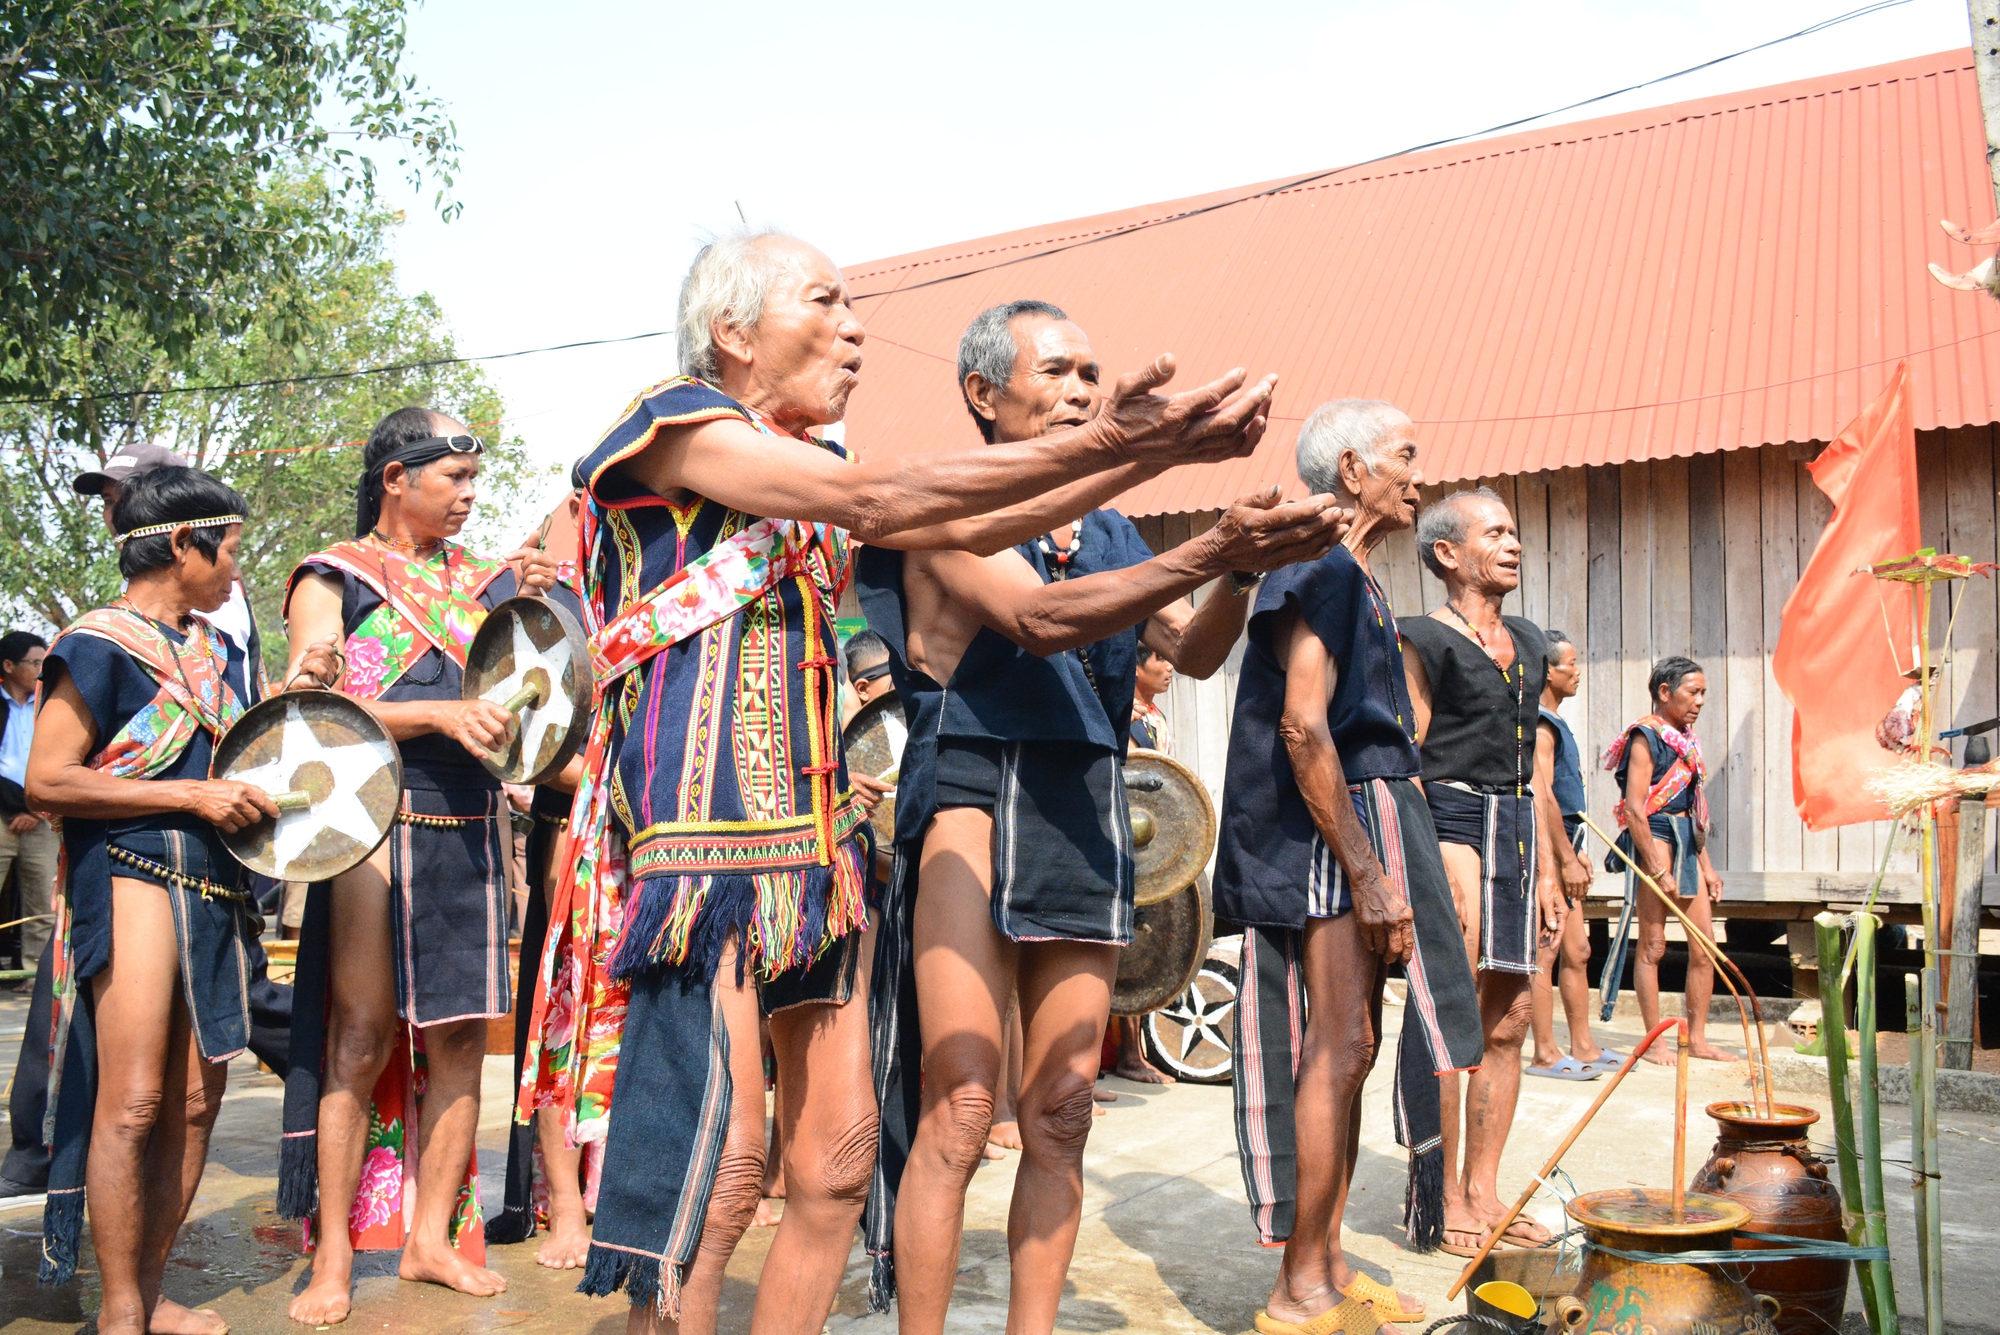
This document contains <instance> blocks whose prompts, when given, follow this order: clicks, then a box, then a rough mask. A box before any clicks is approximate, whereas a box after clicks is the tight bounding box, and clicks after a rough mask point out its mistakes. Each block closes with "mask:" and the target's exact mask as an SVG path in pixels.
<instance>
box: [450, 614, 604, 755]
mask: <svg viewBox="0 0 2000 1335" xmlns="http://www.w3.org/2000/svg"><path fill="white" fill-rule="evenodd" d="M463 694H464V698H465V699H467V700H491V701H492V702H493V703H494V704H496V705H499V706H500V707H501V708H502V709H509V710H512V711H513V713H514V716H515V726H514V728H513V729H512V730H511V731H510V732H509V734H508V738H507V746H506V748H505V749H504V750H501V751H497V752H492V753H489V754H486V755H482V756H480V758H479V761H480V763H481V764H483V765H485V766H486V768H487V769H488V770H490V771H491V772H492V773H493V774H494V776H495V777H497V778H498V779H499V780H500V781H501V782H502V783H522V784H537V783H546V782H547V781H548V780H549V779H551V778H553V777H555V776H556V775H557V774H559V773H561V772H562V768H563V766H565V765H567V764H569V762H570V758H571V757H572V756H574V755H575V754H576V753H577V749H578V748H579V747H581V746H582V745H583V737H584V731H585V729H586V728H587V727H588V726H589V723H590V643H589V641H588V640H586V639H585V638H584V634H583V627H582V626H581V625H580V624H578V622H577V619H576V618H575V617H574V616H573V615H571V613H570V612H569V610H568V609H567V608H565V607H564V606H562V604H560V603H557V602H554V601H552V600H550V599H548V598H537V597H534V596H532V595H524V596H522V597H519V598H509V599H508V600H507V601H506V602H504V603H501V604H500V605H499V606H498V607H496V608H494V609H493V610H492V611H491V612H488V613H487V614H486V620H485V621H483V622H481V623H480V626H479V631H478V633H477V634H475V635H474V636H473V637H472V644H471V646H470V647H469V648H467V649H466V651H465V689H464V692H463Z"/></svg>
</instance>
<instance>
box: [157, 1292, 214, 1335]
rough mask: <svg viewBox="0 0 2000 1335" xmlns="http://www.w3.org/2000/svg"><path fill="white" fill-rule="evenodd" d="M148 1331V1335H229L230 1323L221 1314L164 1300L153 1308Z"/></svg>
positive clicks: (167, 1299)
mask: <svg viewBox="0 0 2000 1335" xmlns="http://www.w3.org/2000/svg"><path fill="white" fill-rule="evenodd" d="M146 1330H147V1332H148V1335H229V1323H228V1322H227V1321H224V1320H223V1319H222V1315H221V1313H219V1312H211V1311H209V1310H208V1309H207V1308H206V1307H204V1308H201V1309H200V1310H196V1309H194V1308H191V1307H183V1306H182V1305H181V1304H179V1303H177V1302H175V1301H174V1300H173V1299H172V1298H162V1299H160V1301H159V1302H158V1303H157V1304H156V1305H155V1306H154V1307H153V1319H152V1320H151V1321H150V1322H148V1323H147V1325H146Z"/></svg>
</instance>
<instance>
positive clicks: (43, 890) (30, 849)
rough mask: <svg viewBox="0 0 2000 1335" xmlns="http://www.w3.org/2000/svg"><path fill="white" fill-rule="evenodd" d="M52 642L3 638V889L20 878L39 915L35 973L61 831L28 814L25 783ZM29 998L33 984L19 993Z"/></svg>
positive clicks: (25, 899)
mask: <svg viewBox="0 0 2000 1335" xmlns="http://www.w3.org/2000/svg"><path fill="white" fill-rule="evenodd" d="M48 647H49V646H48V642H47V641H46V640H44V639H43V638H42V637H41V636H39V635H36V634H33V633H32V632H29V631H25V630H16V631H10V632H8V633H7V634H6V635H0V698H3V699H4V703H5V705H6V709H5V712H4V714H0V820H4V821H5V824H4V825H0V884H4V883H5V882H6V879H7V874H8V873H9V872H10V871H11V872H13V873H15V884H16V885H17V887H18V888H19V890H20V904H21V912H20V914H18V915H16V916H21V917H27V916H30V915H33V918H32V920H31V921H29V922H25V923H23V924H22V925H21V964H22V967H23V968H26V969H29V970H31V971H32V970H33V969H34V967H35V965H36V963H37V962H38V961H39V960H40V959H41V958H42V952H43V951H44V950H46V949H47V948H48V944H49V916H48V915H49V914H51V913H53V912H54V908H53V906H52V905H51V904H50V902H49V891H50V888H51V887H53V886H54V885H55V880H56V848H57V844H58V840H57V837H56V832H55V829H54V828H53V827H52V826H50V824H49V823H48V821H47V820H45V819H43V818H42V817H41V816H39V815H37V814H35V813H34V812H33V811H30V810H29V809H28V800H27V796H26V794H25V793H24V792H23V791H22V784H23V783H25V782H26V779H27V774H28V746H29V744H30V742H32V741H33V739H34V736H35V683H36V682H37V681H39V680H41V676H42V655H43V654H44V653H46V652H47V650H48ZM14 990H15V991H16V992H19V993H22V994H24V995H25V994H26V993H28V992H29V991H31V990H32V985H31V984H29V983H25V982H24V983H22V984H21V985H20V986H19V987H16V988H15V989H14Z"/></svg>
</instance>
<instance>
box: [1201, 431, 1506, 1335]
mask: <svg viewBox="0 0 2000 1335" xmlns="http://www.w3.org/2000/svg"><path fill="white" fill-rule="evenodd" d="M1416 458H1417V441H1416V431H1415V428H1414V427H1413V426H1412V425H1411V423H1410V420H1409V418H1407V417H1405V416H1404V415H1403V414H1402V413H1401V412H1399V411H1398V410H1397V409H1396V408H1395V407H1394V406H1392V405H1390V404H1387V403H1381V402H1377V401H1373V400H1365V399H1342V400H1338V401H1336V402H1333V403H1329V404H1325V405H1323V406H1322V407H1320V408H1319V409H1318V410H1316V411H1315V412H1314V413H1313V414H1312V416H1310V417H1308V418H1307V419H1306V422H1305V425H1304V427H1302V428H1301V429H1300V431H1299V443H1298V469H1299V476H1300V477H1301V478H1303V479H1304V480H1305V484H1306V485H1307V486H1308V487H1313V488H1316V489H1318V488H1324V489H1330V490H1335V491H1336V492H1337V493H1338V494H1339V495H1341V496H1342V497H1343V499H1344V500H1345V501H1346V502H1347V503H1349V504H1351V505H1352V506H1353V507H1354V523H1353V527H1351V528H1350V529H1349V530H1348V533H1347V537H1346V538H1345V540H1344V541H1343V543H1342V545H1340V546H1338V547H1335V548H1334V549H1333V550H1332V551H1331V552H1329V553H1328V554H1327V555H1325V556H1323V557H1321V558H1320V559H1319V560H1317V561H1314V562H1311V563H1310V564H1306V565H1297V566H1293V567H1291V568H1290V569H1287V570H1282V571H1279V572H1278V573H1277V574H1275V575H1273V576H1271V577H1270V578H1269V579H1267V580H1265V581H1264V589H1263V592H1261V593H1260V594H1259V595H1258V597H1257V607H1256V610H1255V611H1254V612H1253V613H1252V614H1251V617H1250V643H1249V647H1248V648H1247V649H1246V650H1245V651H1244V654H1243V665H1242V669H1241V673H1240V675H1239V676H1238V678H1237V687H1236V713H1235V718H1234V721H1233V724H1232V726H1231V729H1230V734H1229V760H1228V769H1227V772H1226V778H1225V780H1224V783H1223V790H1222V820H1221V825H1222V837H1221V841H1220V843H1219V845H1218V846H1217V849H1216V856H1215V916H1216V920H1217V922H1218V923H1221V922H1228V923H1229V924H1231V925H1232V926H1236V927H1241V928H1242V929H1243V955H1242V963H1241V966H1240V967H1241V976H1240V980H1239V983H1238V987H1237V1011H1236V1080H1235V1087H1236V1143H1237V1149H1238V1153H1239V1155H1240V1158H1241V1161H1242V1167H1243V1185H1244V1189H1245V1192H1246V1194H1247V1195H1248V1196H1249V1200H1250V1213H1251V1218H1252V1219H1253V1220H1254V1221H1255V1222H1256V1225H1257V1231H1258V1235H1259V1240H1260V1241H1261V1242H1263V1243H1264V1244H1265V1245H1266V1246H1275V1245H1277V1244H1279V1243H1283V1244H1284V1248H1285V1257H1284V1262H1283V1264H1282V1265H1281V1266H1280V1268H1279V1272H1278V1279H1277V1282H1276V1284H1275V1285H1274V1286H1273V1288H1272V1291H1271V1296H1270V1299H1269V1301H1268V1303H1267V1304H1266V1308H1265V1310H1264V1311H1263V1312H1261V1313H1259V1314H1258V1317H1257V1329H1258V1330H1260V1331H1263V1332H1267V1333H1268V1335H1288V1333H1289V1332H1294V1331H1298V1330H1301V1329H1308V1328H1309V1329H1311V1330H1313V1331H1314V1332H1326V1333H1327V1335H1331V1332H1333V1331H1336V1330H1339V1331H1347V1332H1351V1335H1366V1333H1367V1332H1370V1331H1373V1330H1374V1329H1375V1325H1376V1323H1378V1322H1405V1321H1420V1320H1422V1319H1423V1317H1424V1307H1423V1304H1422V1303H1421V1302H1418V1301H1417V1300H1416V1299H1415V1298H1413V1297H1411V1296H1409V1295H1407V1294H1402V1293H1398V1292H1397V1291H1396V1290H1395V1289H1394V1288H1392V1287H1390V1286H1389V1285H1386V1284H1383V1283H1381V1282H1380V1281H1378V1280H1376V1279H1374V1278H1373V1277H1371V1276H1369V1275H1365V1274H1362V1273H1361V1272H1360V1271H1358V1270H1356V1269H1355V1268H1354V1267H1353V1266H1351V1265H1350V1264H1349V1263H1348V1260H1347V1257H1346V1254H1345V1253H1344V1252H1343V1251H1342V1249H1341V1243H1340V1228H1341V1220H1342V1217H1343V1216H1344V1214H1345V1212H1346V1207H1347V1193H1348V1187H1349V1185H1350V1183H1351V1181H1352V1179H1353V1175H1354V1165H1355V1161H1356V1156H1357V1155H1358V1154H1359V1152H1360V1143H1361V1142H1360V1136H1361V1093H1362V1086H1363V1085H1364V1084H1365V1082H1366V1081H1367V1078H1368V1072H1369V1070H1370V1069H1371V1068H1372V1067H1373V1066H1374V1063H1375V1050H1376V1045H1377V1041H1378V1038H1379V1036H1380V1034H1381V1031H1382V990H1383V984H1384V983H1385V981H1386V980H1387V977H1388V970H1389V966H1391V965H1393V964H1398V963H1400V964H1402V965H1403V967H1404V973H1405V976H1406V977H1407V979H1408V981H1409V989H1410V992H1409V1004H1408V1005H1407V1006H1405V1007H1404V1009H1403V1017H1404V1018H1403V1032H1402V1038H1401V1041H1400V1043H1399V1045H1398V1047H1397V1052H1396V1077H1395V1100H1394V1105H1393V1106H1394V1109H1395V1117H1396V1141H1397V1143H1398V1144H1399V1145H1401V1146H1403V1147H1404V1148H1405V1149H1407V1150H1408V1151H1409V1152H1410V1170H1409V1179H1408V1186H1407V1190H1406V1193H1405V1197H1404V1209H1405V1217H1404V1226H1405V1231H1406V1233H1407V1237H1408V1241H1409V1244H1410V1246H1411V1247H1412V1249H1413V1250H1416V1251H1431V1250H1434V1249H1435V1248H1436V1246H1437V1243H1438V1239H1439V1235H1440V1233H1441V1229H1442V1224H1443V1211H1444V1188H1443V1180H1442V1172H1443V1168H1442V1165H1443V1154H1442V1153H1441V1150H1440V1134H1441V1128H1440V1119H1439V1111H1438V1076H1439V1074H1440V1073H1442V1072H1445V1071H1453V1070H1460V1069H1464V1068H1466V1067H1471V1066H1476V1065H1478V1064H1479V1060H1480V1025H1479V1011H1478V1004H1477V1001H1476V998H1475V993H1474V985H1473V978H1472V970H1471V969H1470V968H1469V967H1468V966H1467V964H1466V960H1465V952H1464V949H1463V948H1462V947H1461V945H1460V944H1459V940H1458V923H1457V918H1456V915H1455V914H1454V913H1453V911H1452V902H1451V888H1450V885H1449V883H1448V882H1447V881H1446V879H1445V871H1444V864H1443V863H1442V862H1441V861H1440V859H1439V856H1438V842H1437V834H1436V832H1435V831H1433V830H1432V828H1431V818H1430V809H1429V807H1427V806H1426V805H1425V803H1424V797H1423V793H1422V791H1421V790H1420V789H1419V787H1418V784H1417V776H1418V774H1419V771H1420V768H1421V764H1420V761H1419V760H1418V757H1417V750H1416V743H1415V740H1414V734H1413V732H1412V729H1413V727H1414V723H1415V720H1414V716H1413V714H1412V711H1411V707H1410V697H1409V689H1408V687H1407V685H1406V684H1405V682H1404V680H1403V664H1402V659H1401V656H1400V653H1399V651H1398V648H1397V644H1398V640H1397V621H1396V614H1395V612H1394V611H1393V610H1392V609H1391V608H1390V606H1389V599H1388V596H1387V595H1386V594H1385V593H1384V592H1383V589H1382V586H1381V585H1380V584H1379V583H1378V582H1377V581H1376V579H1375V577H1374V575H1373V573H1372V572H1371V571H1370V569H1369V557H1370V554H1371V553H1372V552H1373V551H1374V550H1375V548H1376V547H1378V546H1380V545H1381V543H1382V541H1383V540H1384V539H1386V538H1387V537H1388V536H1389V535H1390V534H1391V533H1394V532H1397V531H1399V530H1401V529H1406V528H1408V527H1409V526H1410V525H1411V523H1412V522H1414V521H1415V518H1416V509H1417V487H1418V485H1419V484H1420V483H1421V482H1422V480H1423V478H1422V474H1420V473H1419V472H1418V471H1417V467H1416ZM1218 930H1220V929H1219V928H1218ZM1301 1015H1303V1016H1304V1018H1305V1023H1304V1025H1303V1026H1301V1025H1300V1024H1299V1023H1298V1018H1299V1017H1300V1016H1301Z"/></svg>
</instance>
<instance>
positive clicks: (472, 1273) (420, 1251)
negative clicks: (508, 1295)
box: [396, 1243, 507, 1298]
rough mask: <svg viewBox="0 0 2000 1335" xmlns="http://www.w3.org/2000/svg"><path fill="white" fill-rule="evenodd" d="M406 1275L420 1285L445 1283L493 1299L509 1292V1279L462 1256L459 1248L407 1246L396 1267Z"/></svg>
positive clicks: (399, 1273)
mask: <svg viewBox="0 0 2000 1335" xmlns="http://www.w3.org/2000/svg"><path fill="white" fill-rule="evenodd" d="M396 1273H397V1274H398V1275H400V1276H401V1277H402V1278H404V1279H407V1280H411V1281H413V1282H415V1283H419V1284H442V1285H444V1286H445V1287H446V1288H448V1289H456V1290H458V1291H459V1292H460V1293H469V1294H471V1295H472V1296H473V1297H475V1298H491V1297H493V1296H494V1295H495V1294H500V1293H505V1292H506V1291H507V1281H506V1280H505V1279H502V1278H501V1277H500V1276H499V1275H498V1274H496V1273H494V1272H493V1271H491V1270H488V1269H486V1268H485V1267H484V1266H476V1265H474V1264H472V1262H470V1261H468V1260H466V1259H465V1258H464V1257H463V1256H461V1255H460V1254H459V1252H458V1249H457V1248H456V1247H438V1248H436V1249H435V1250H433V1249H432V1248H431V1247H429V1246H418V1245H416V1244H414V1243H410V1244H405V1245H404V1247H403V1263H402V1265H401V1266H399V1267H398V1268H397V1270H396Z"/></svg>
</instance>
